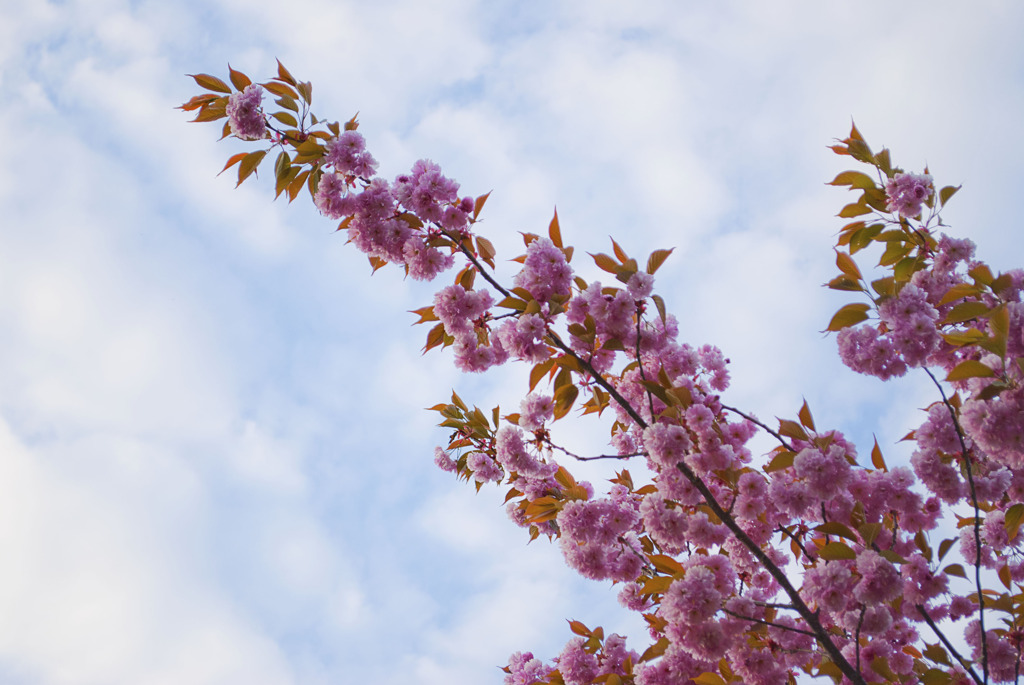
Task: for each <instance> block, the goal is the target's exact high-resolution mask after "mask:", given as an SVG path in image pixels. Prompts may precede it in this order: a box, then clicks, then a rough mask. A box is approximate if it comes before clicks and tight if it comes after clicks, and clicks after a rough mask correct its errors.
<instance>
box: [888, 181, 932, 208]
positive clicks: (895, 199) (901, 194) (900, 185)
mask: <svg viewBox="0 0 1024 685" xmlns="http://www.w3.org/2000/svg"><path fill="white" fill-rule="evenodd" d="M931 194H932V177H931V176H929V175H928V174H896V175H895V176H893V177H892V178H891V179H890V180H889V182H888V183H886V184H885V196H886V199H887V200H888V201H887V202H886V205H885V208H886V209H887V210H888V211H890V212H893V213H898V214H899V215H900V216H901V217H905V218H910V217H913V216H917V215H918V214H920V213H921V205H922V204H924V202H925V201H926V200H927V199H928V198H929V197H931Z"/></svg>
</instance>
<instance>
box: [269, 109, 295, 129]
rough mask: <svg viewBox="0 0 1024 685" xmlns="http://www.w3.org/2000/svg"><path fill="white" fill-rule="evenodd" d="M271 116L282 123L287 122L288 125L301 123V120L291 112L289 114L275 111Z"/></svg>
mask: <svg viewBox="0 0 1024 685" xmlns="http://www.w3.org/2000/svg"><path fill="white" fill-rule="evenodd" d="M270 116H272V117H274V118H275V119H277V120H278V121H280V122H281V123H282V124H286V125H288V126H298V125H299V122H298V121H297V120H296V119H295V117H294V116H292V115H291V114H289V113H288V112H274V113H273V114H271V115H270Z"/></svg>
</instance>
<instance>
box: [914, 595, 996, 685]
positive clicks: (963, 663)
mask: <svg viewBox="0 0 1024 685" xmlns="http://www.w3.org/2000/svg"><path fill="white" fill-rule="evenodd" d="M915 608H916V609H917V613H919V614H921V616H922V617H923V618H924V622H925V623H927V624H928V627H929V628H931V629H932V632H933V633H935V636H936V637H938V638H939V640H941V641H942V644H943V645H945V647H946V649H947V650H949V653H950V654H952V655H953V656H954V657H956V660H957V661H959V662H960V665H961V666H963V667H964V669H965V670H966V671H967V673H968V674H970V676H971V677H972V678H974V682H976V683H978V685H984V683H983V682H982V680H981V678H979V677H978V674H977V673H976V672H975V671H974V667H973V666H971V663H970V662H969V661H967V659H964V658H963V657H962V656H960V652H958V651H956V647H954V646H953V645H952V643H950V641H949V640H948V639H946V636H945V635H943V634H942V631H941V630H939V627H938V626H937V625H935V621H933V620H932V617H931V616H929V615H928V612H927V611H925V609H924V607H923V606H921V605H920V604H917V605H915Z"/></svg>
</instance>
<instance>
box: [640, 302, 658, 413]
mask: <svg viewBox="0 0 1024 685" xmlns="http://www.w3.org/2000/svg"><path fill="white" fill-rule="evenodd" d="M641 321H642V317H641V316H640V307H637V308H636V365H637V367H639V369H640V378H641V380H643V381H644V383H646V382H647V374H646V373H644V363H643V362H642V361H640V322H641ZM644 390H645V391H646V392H647V404H648V406H649V407H650V410H651V421H653V420H654V394H653V393H652V392H651V391H650V390H649V389H648V388H647V386H646V385H645V386H644Z"/></svg>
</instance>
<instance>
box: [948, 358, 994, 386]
mask: <svg viewBox="0 0 1024 685" xmlns="http://www.w3.org/2000/svg"><path fill="white" fill-rule="evenodd" d="M995 375H996V372H995V371H993V370H992V369H991V368H989V367H988V366H985V365H984V364H982V363H981V362H979V361H974V360H973V359H967V360H965V361H962V362H960V363H959V364H957V365H956V366H954V367H953V370H952V371H950V372H949V375H948V376H946V380H947V381H962V380H964V379H965V378H991V377H992V376H995Z"/></svg>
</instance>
